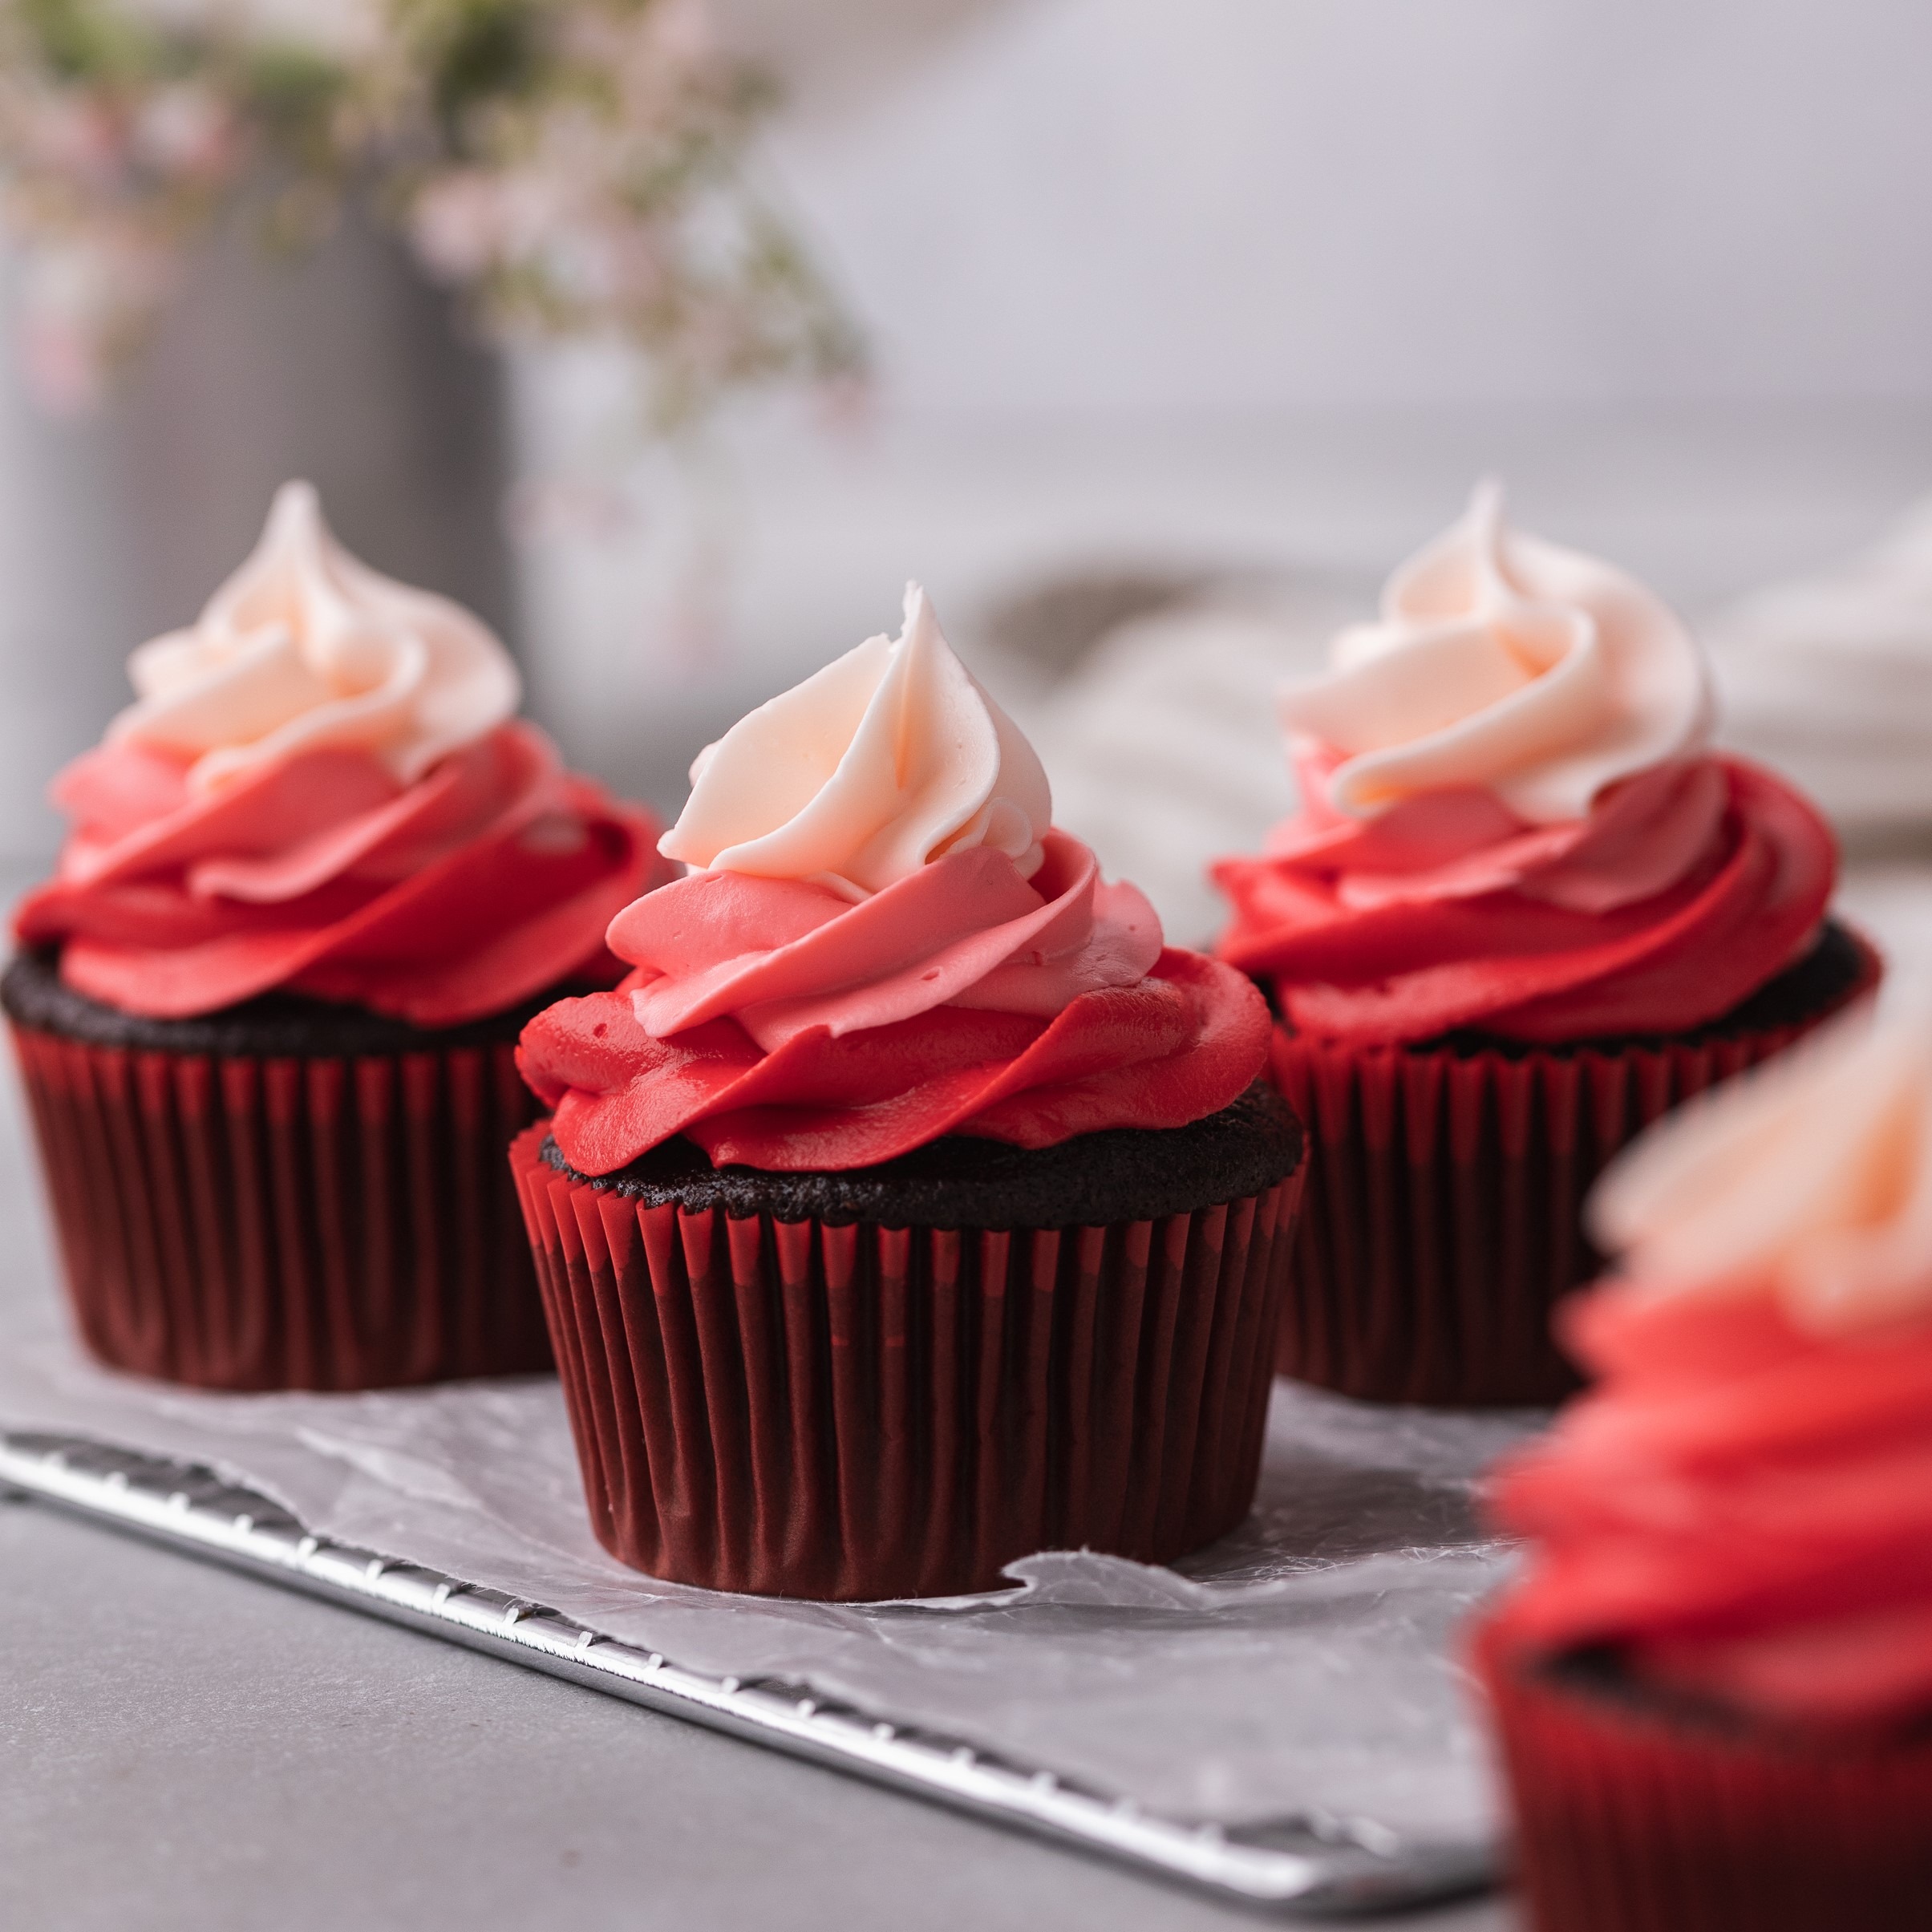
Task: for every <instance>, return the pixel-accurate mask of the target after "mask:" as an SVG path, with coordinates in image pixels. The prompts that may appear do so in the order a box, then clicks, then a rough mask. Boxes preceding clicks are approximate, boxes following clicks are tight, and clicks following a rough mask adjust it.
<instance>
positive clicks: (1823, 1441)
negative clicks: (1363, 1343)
mask: <svg viewBox="0 0 1932 1932" xmlns="http://www.w3.org/2000/svg"><path fill="white" fill-rule="evenodd" d="M1592 1218H1593V1220H1594V1222H1595V1223H1596V1225H1597V1229H1598V1235H1599V1238H1600V1239H1602V1240H1603V1241H1605V1243H1606V1245H1609V1246H1612V1247H1614V1248H1615V1249H1617V1250H1620V1251H1621V1253H1622V1259H1623V1266H1624V1269H1625V1271H1626V1272H1625V1274H1624V1275H1623V1277H1622V1278H1620V1279H1618V1280H1615V1281H1613V1282H1610V1284H1608V1285H1607V1286H1604V1287H1602V1288H1599V1289H1598V1290H1595V1291H1594V1292H1593V1293H1591V1294H1588V1295H1586V1296H1583V1297H1582V1298H1579V1299H1578V1301H1577V1302H1574V1303H1573V1304H1571V1305H1570V1306H1569V1308H1568V1309H1567V1310H1566V1311H1565V1327H1566V1331H1567V1335H1568V1339H1569V1342H1570V1344H1571V1346H1572V1347H1573V1349H1574V1351H1575V1353H1576V1354H1577V1355H1578V1359H1580V1360H1581V1361H1582V1362H1583V1363H1585V1365H1586V1367H1589V1368H1590V1370H1591V1371H1593V1372H1594V1374H1595V1375H1597V1377H1598V1387H1596V1388H1595V1389H1594V1390H1593V1391H1592V1392H1591V1393H1590V1394H1589V1395H1586V1396H1585V1397H1583V1398H1582V1399H1580V1400H1579V1401H1578V1402H1577V1403H1575V1404H1574V1406H1573V1407H1571V1408H1569V1410H1567V1411H1566V1412H1565V1414H1564V1415H1563V1416H1562V1418H1561V1420H1560V1421H1559V1423H1558V1424H1557V1428H1556V1429H1555V1430H1554V1431H1553V1432H1552V1434H1551V1435H1550V1436H1549V1437H1548V1438H1546V1439H1545V1440H1544V1441H1542V1442H1541V1443H1539V1444H1536V1445H1534V1446H1533V1448H1530V1449H1529V1450H1528V1451H1527V1452H1525V1453H1524V1454H1522V1455H1521V1456H1519V1457H1518V1458H1517V1459H1516V1460H1514V1461H1513V1463H1512V1464H1510V1465H1509V1466H1508V1467H1507V1468H1505V1470H1504V1471H1503V1472H1502V1473H1501V1476H1499V1478H1498V1479H1497V1482H1496V1484H1495V1486H1494V1491H1493V1496H1494V1502H1495V1507H1496V1509H1497V1513H1498V1514H1499V1515H1500V1516H1501V1519H1502V1521H1503V1522H1504V1523H1505V1525H1506V1526H1507V1527H1509V1528H1510V1529H1513V1530H1516V1531H1517V1532H1519V1533H1522V1534H1525V1535H1526V1536H1528V1537H1530V1538H1531V1539H1532V1542H1533V1549H1532V1554H1531V1560H1530V1562H1529V1567H1528V1570H1527V1573H1526V1575H1525V1579H1524V1581H1523V1582H1522V1583H1521V1585H1520V1586H1518V1588H1517V1590H1516V1591H1515V1592H1514V1593H1513V1595H1512V1597H1511V1598H1509V1599H1508V1600H1507V1602H1506V1603H1505V1608H1504V1610H1503V1613H1502V1615H1503V1620H1504V1621H1503V1628H1504V1629H1505V1632H1507V1633H1509V1634H1510V1635H1512V1636H1513V1638H1514V1639H1515V1640H1516V1641H1517V1642H1521V1643H1526V1644H1529V1645H1532V1646H1537V1647H1539V1648H1543V1649H1555V1650H1561V1649H1566V1648H1569V1647H1572V1646H1578V1645H1586V1644H1614V1645H1616V1646H1619V1647H1620V1648H1621V1649H1622V1651H1623V1652H1624V1653H1625V1655H1626V1656H1627V1658H1628V1659H1630V1662H1631V1663H1632V1664H1633V1665H1634V1667H1636V1668H1638V1670H1639V1671H1642V1672H1643V1673H1644V1674H1646V1675H1648V1676H1649V1677H1651V1678H1652V1679H1656V1680H1658V1681H1660V1682H1663V1683H1672V1684H1676V1685H1680V1686H1683V1687H1687V1688H1689V1689H1692V1690H1696V1691H1702V1692H1703V1693H1705V1694H1706V1695H1715V1696H1716V1697H1718V1698H1719V1699H1723V1700H1725V1701H1727V1702H1729V1703H1733V1704H1736V1705H1739V1706H1741V1707H1745V1708H1748V1709H1750V1710H1752V1711H1759V1712H1761V1713H1763V1714H1765V1715H1769V1716H1772V1717H1775V1718H1778V1719H1785V1720H1793V1721H1798V1722H1805V1723H1812V1722H1816V1723H1836V1724H1868V1723H1889V1722H1893V1721H1896V1720H1909V1719H1914V1718H1915V1717H1920V1716H1922V1715H1924V1714H1925V1713H1926V1711H1928V1710H1932V1024H1928V1023H1926V1022H1925V1021H1923V1020H1919V1021H1916V1022H1910V1023H1899V1022H1896V1021H1894V1022H1891V1023H1881V1024H1873V1023H1872V1022H1871V1021H1870V1019H1869V1016H1867V1015H1862V1014H1861V1015H1857V1016H1855V1017H1853V1018H1852V1019H1849V1020H1845V1021H1841V1022H1840V1023H1837V1024H1836V1025H1835V1026H1834V1027H1832V1028H1831V1029H1829V1031H1823V1032H1821V1033H1820V1034H1819V1035H1817V1037H1816V1039H1814V1040H1813V1042H1811V1043H1806V1044H1804V1045H1802V1046H1800V1047H1796V1048H1795V1049H1793V1050H1792V1051H1791V1052H1790V1053H1788V1055H1785V1056H1784V1057H1783V1058H1782V1059H1780V1060H1779V1061H1777V1062H1776V1063H1774V1064H1773V1065H1772V1066H1770V1067H1766V1068H1764V1070H1763V1071H1760V1072H1758V1073H1756V1074H1753V1075H1752V1076H1751V1077H1750V1078H1749V1079H1744V1080H1739V1081H1735V1082H1729V1083H1726V1084H1725V1085H1723V1087H1721V1088H1718V1089H1717V1090H1716V1091H1715V1092H1714V1093H1713V1094H1712V1095H1711V1096H1710V1097H1708V1098H1707V1099H1706V1100H1701V1101H1698V1102H1695V1103H1693V1104H1691V1106H1689V1107H1688V1108H1685V1109H1684V1110H1683V1111H1682V1112H1680V1113H1679V1114H1677V1115H1675V1116H1672V1117H1671V1119H1670V1120H1667V1122H1665V1123H1664V1124H1663V1125H1661V1126H1660V1127H1659V1128H1655V1129H1654V1130H1653V1131H1652V1132H1651V1134H1650V1135H1649V1136H1646V1138H1645V1139H1644V1140H1642V1141H1640V1142H1639V1143H1638V1144H1637V1146H1636V1147H1635V1148H1634V1149H1633V1150H1632V1151H1631V1152H1630V1154H1628V1155H1627V1156H1625V1158H1624V1160H1623V1161H1622V1163H1621V1164H1620V1165H1618V1167H1615V1168H1613V1169H1612V1170H1611V1171H1610V1173H1609V1174H1608V1175H1607V1176H1606V1179H1605V1181H1604V1182H1603V1184H1602V1187H1601V1188H1600V1189H1599V1191H1598V1194H1597V1195H1596V1196H1595V1197H1594V1199H1593V1202H1592Z"/></svg>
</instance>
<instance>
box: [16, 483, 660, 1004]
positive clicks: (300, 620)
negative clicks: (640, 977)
mask: <svg viewBox="0 0 1932 1932" xmlns="http://www.w3.org/2000/svg"><path fill="white" fill-rule="evenodd" d="M129 670H130V675H131V677H132V682H133V684H134V687H135V690H136V694H137V698H136V703H134V704H132V705H131V706H130V707H128V709H127V710H126V711H124V712H122V713H121V715H119V717H118V718H116V719H115V720H114V722H113V723H111V725H110V726H109V727H108V730H107V737H106V739H105V741H104V742H103V743H102V744H101V745H99V747H96V748H95V750H93V751H89V752H87V753H85V754H84V755H83V756H81V757H80V758H79V759H75V762H74V763H72V764H71V765H69V766H68V767H67V769H66V770H65V771H63V772H62V773H61V774H60V775H59V777H58V778H57V779H56V780H55V784H54V797H55V801H56V802H57V803H58V804H60V805H61V806H62V807H63V809H64V810H65V811H66V812H67V816H68V817H69V820H70V821H71V832H70V835H69V836H68V838H67V842H66V844H65V845H64V847H63V850H62V853H61V856H60V861H59V867H58V869H57V871H56V874H55V878H54V879H53V880H52V881H51V882H50V883H49V884H47V885H43V886H42V887H40V888H39V889H37V890H36V891H34V892H33V893H30V894H29V895H28V897H26V900H25V901H22V904H21V905H20V906H19V908H18V909H17V911H16V913H15V915H14V930H15V934H16V936H17V937H18V939H19V940H20V941H21V942H22V944H23V945H27V946H59V948H60V971H61V977H62V978H63V980H64V981H65V982H67V984H68V985H70V986H72V987H74V988H75V990H77V991H79V992H81V993H84V994H87V995H89V996H90V997H91V998H95V999H99V1000H102V1001H104V1002H107V1004H109V1005H111V1006H114V1007H119V1008H121V1009H122V1010H124V1011H128V1012H132V1013H138V1014H142V1015H148V1016H151V1017H155V1018H160V1019H180V1018H184V1017H187V1016H189V1015H199V1014H205V1013H210V1012H214V1011H218V1010H220V1009H221V1008H223V1007H229V1006H233V1005H235V1004H237V1002H241V1001H243V1000H246V999H249V998H253V997H255V996H256V995H257V994H263V993H266V992H269V991H273V990H286V991H291V992H297V993H302V994H310V995H312V996H314V997H316V998H322V999H328V1000H337V1001H343V1002H352V1003H354V1004H356V1005H358V1006H362V1007H367V1008H369V1009H371V1011H375V1012H379V1013H383V1014H387V1015H391V1016H393V1017H395V1018H398V1019H404V1020H408V1021H411V1022H413V1023H415V1024H418V1025H421V1026H451V1025H456V1024H460V1023H462V1022H464V1021H466V1020H470V1019H477V1018H480V1017H481V1016H483V1015H486V1014H488V1013H492V1012H495V1011H498V1010H500V1009H501V1008H504V1007H510V1006H514V1005H516V1003H518V1002H520V1001H522V1000H524V999H526V998H529V996H530V995H532V994H535V993H538V992H541V991H542V990H545V988H547V987H549V986H553V985H555V984H557V982H560V981H563V980H566V979H569V978H573V977H577V976H580V975H589V976H591V977H593V978H601V979H604V980H606V981H607V980H608V979H610V978H614V977H615V976H616V973H617V968H616V965H615V962H614V961H612V960H611V959H610V955H609V954H608V953H607V951H606V949H605V946H604V943H603V932H604V928H605V926H606V925H607V924H608V923H609V921H610V917H611V916H612V914H613V913H615V912H616V911H617V910H618V909H619V908H620V907H622V906H623V905H626V904H627V903H628V902H629V901H630V900H631V899H633V898H634V897H636V896H637V894H638V893H639V892H641V891H642V890H644V889H646V886H647V885H649V884H650V883H651V882H652V881H654V879H656V878H658V877H661V876H662V870H663V869H662V866H661V865H660V862H659V861H658V859H657V857H656V855H655V854H654V852H653V851H652V849H651V846H652V839H653V837H654V835H655V832H656V831H657V827H656V826H655V825H654V824H653V823H652V822H651V821H650V818H649V816H648V815H647V814H646V813H644V812H640V811H638V810H637V809H635V808H632V807H630V806H626V805H622V804H617V803H615V802H614V801H613V800H610V798H608V797H606V796H605V794H604V793H603V792H601V790H600V789H599V788H597V787H596V786H595V785H593V784H590V783H589V781H588V780H584V779H581V778H578V777H576V776H573V775H571V774H569V773H568V772H565V771H564V769H563V768H562V766H561V763H560V762H559V760H558V758H557V753H556V751H555V749H554V747H553V746H552V745H551V744H550V743H549V740H548V739H545V737H544V736H543V735H542V734H541V733H540V732H538V731H536V730H535V729H534V728H533V727H531V726H529V725H528V724H525V723H517V722H516V721H515V720H514V719H513V714H514V712H515V711H516V704H517V699H518V695H519V684H518V679H517V675H516V666H515V664H514V663H513V662H512V660H511V658H510V655H509V654H508V651H506V650H504V647H503V646H502V644H501V643H500V642H499V641H498V640H497V638H496V637H495V636H494V635H493V634H492V633H491V631H490V630H488V628H487V627H486V626H484V625H483V624H482V623H481V622H480V621H479V620H478V619H477V618H475V617H473V616H472V615H471V614H470V613H469V612H468V611H466V610H463V609H462V608H461V607H460V606H458V605H456V604H454V603H452V602H451V601H449V600H448V598H446V597H436V596H434V595H432V594H431V593H429V592H427V591H423V590H416V589H411V588H410V587H409V586H407V585H403V584H399V583H396V582H395V581H393V580H391V578H388V577H383V576H381V575H379V573H377V572H375V571H374V570H371V569H369V568H368V567H367V565H363V564H361V563H358V561H356V560H355V559H354V558H353V557H350V556H349V555H348V554H347V553H346V552H345V551H344V550H343V549H342V547H341V546H340V545H338V543H337V542H336V541H335V540H334V537H332V536H331V535H330V533H329V530H328V529H327V527H326V525H325V524H324V523H323V521H322V511H321V508H320V506H319V504H318V501H317V500H316V496H315V492H314V490H313V489H311V488H310V487H309V486H308V485H307V484H302V483H291V484H286V485H284V487H283V488H282V489H281V492H279V493H278V494H277V496H276V499H275V503H274V507H273V509H272V510H271V512H270V513H269V521H268V527H267V529H265V532H264V533H263V535H262V538H261V542H260V544H259V545H257V548H256V549H255V552H254V553H253V555H252V556H251V557H249V559H248V561H246V562H245V564H244V565H242V566H241V569H239V570H238V571H237V572H236V573H235V574H234V575H233V577H230V578H229V581H227V582H226V583H225V584H224V585H222V586H221V589H219V590H217V592H216V593H215V594H214V596H213V597H212V598H211V599H210V600H209V604H208V606H207V608H206V609H205V610H204V611H203V612H202V613H201V615H200V618H198V619H197V620H196V622H195V623H194V624H192V626H189V627H188V629H187V630H180V631H175V632H172V633H171V634H168V636H166V637H162V638H156V639H155V640H153V641H152V642H150V643H148V644H144V645H143V646H141V647H140V649H139V650H136V652H135V654H134V655H133V658H132V660H131V662H130V666H129Z"/></svg>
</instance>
